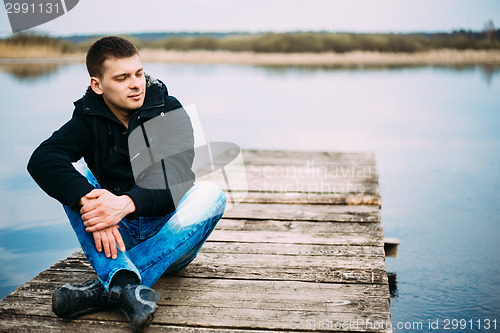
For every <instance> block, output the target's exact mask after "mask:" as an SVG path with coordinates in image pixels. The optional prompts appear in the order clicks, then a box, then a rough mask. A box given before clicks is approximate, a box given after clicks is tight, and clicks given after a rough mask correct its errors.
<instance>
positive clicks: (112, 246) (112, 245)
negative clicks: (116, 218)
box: [104, 229, 118, 259]
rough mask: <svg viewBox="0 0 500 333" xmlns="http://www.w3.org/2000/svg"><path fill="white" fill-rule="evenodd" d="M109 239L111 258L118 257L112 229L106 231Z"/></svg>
mask: <svg viewBox="0 0 500 333" xmlns="http://www.w3.org/2000/svg"><path fill="white" fill-rule="evenodd" d="M104 232H105V233H106V236H107V237H108V240H109V250H110V254H111V258H113V259H116V256H117V254H118V253H117V251H116V241H115V237H114V235H113V232H112V230H111V229H107V230H105V231H104Z"/></svg>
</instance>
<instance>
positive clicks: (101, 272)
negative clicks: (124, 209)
mask: <svg viewBox="0 0 500 333" xmlns="http://www.w3.org/2000/svg"><path fill="white" fill-rule="evenodd" d="M75 168H76V169H77V170H78V171H79V172H80V173H81V174H82V175H83V176H85V177H86V178H87V180H88V181H89V183H90V184H92V185H93V186H94V187H95V188H100V186H99V184H98V182H97V180H96V179H95V177H94V175H93V174H92V172H91V171H90V170H89V169H88V168H87V167H86V166H83V165H82V164H80V163H75ZM64 210H65V212H66V215H67V216H68V219H69V221H70V223H71V226H72V227H73V230H74V231H75V234H76V236H77V238H78V241H79V242H80V246H81V247H82V250H83V253H84V254H85V256H86V257H87V259H88V261H89V263H90V265H91V266H92V267H93V268H94V271H95V272H96V273H97V276H98V277H99V280H100V281H101V282H102V284H103V285H104V288H105V289H106V290H109V286H110V282H111V280H112V278H113V276H114V275H115V274H116V273H117V272H118V271H120V270H127V271H130V272H133V273H134V274H135V275H136V276H137V278H138V279H139V281H140V279H141V275H140V272H139V270H138V269H137V268H136V267H135V265H134V264H133V262H132V261H131V260H130V259H129V257H128V256H127V253H126V252H121V251H117V258H116V259H110V258H107V257H106V256H105V254H104V251H102V252H98V251H97V249H96V246H95V242H94V237H93V235H92V233H90V232H87V231H86V230H85V226H84V225H83V220H82V217H81V214H80V212H79V211H77V210H74V209H71V208H70V207H68V206H64ZM120 234H122V238H123V241H124V242H125V245H126V247H127V248H130V247H132V246H134V245H135V244H131V243H133V237H132V236H131V235H130V233H129V231H128V229H127V228H123V227H121V228H120Z"/></svg>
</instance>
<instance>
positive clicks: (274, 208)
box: [224, 203, 380, 222]
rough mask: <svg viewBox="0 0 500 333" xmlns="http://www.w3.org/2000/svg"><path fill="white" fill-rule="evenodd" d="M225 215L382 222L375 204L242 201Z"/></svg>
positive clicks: (234, 216) (269, 218)
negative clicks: (258, 202)
mask: <svg viewBox="0 0 500 333" xmlns="http://www.w3.org/2000/svg"><path fill="white" fill-rule="evenodd" d="M224 216H225V217H226V218H240V219H245V218H252V219H265V220H291V221H337V222H344V221H345V222H380V210H379V209H378V207H374V206H340V205H294V204H252V203H241V204H238V205H236V206H235V207H234V208H233V209H231V210H229V211H226V213H225V214H224Z"/></svg>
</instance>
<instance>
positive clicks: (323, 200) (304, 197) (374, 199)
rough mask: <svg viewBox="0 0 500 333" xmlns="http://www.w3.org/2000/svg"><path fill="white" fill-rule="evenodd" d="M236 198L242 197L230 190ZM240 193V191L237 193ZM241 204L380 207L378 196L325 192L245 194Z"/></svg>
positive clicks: (258, 192) (251, 192)
mask: <svg viewBox="0 0 500 333" xmlns="http://www.w3.org/2000/svg"><path fill="white" fill-rule="evenodd" d="M231 190H232V191H233V192H235V193H236V196H237V197H242V196H243V195H242V194H240V193H238V191H235V190H234V189H231ZM239 192H241V191H239ZM242 202H243V203H263V204H271V203H281V204H312V205H317V204H322V205H371V206H379V207H380V205H381V199H380V196H379V195H378V194H366V193H365V194H352V193H325V192H293V191H290V192H278V191H272V192H264V191H253V190H252V191H248V192H246V195H245V198H244V199H243V201H242Z"/></svg>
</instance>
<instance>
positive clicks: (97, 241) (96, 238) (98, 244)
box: [93, 232, 102, 252]
mask: <svg viewBox="0 0 500 333" xmlns="http://www.w3.org/2000/svg"><path fill="white" fill-rule="evenodd" d="M93 235H94V242H95V248H96V250H97V252H101V251H102V246H101V235H100V232H94V234H93Z"/></svg>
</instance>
